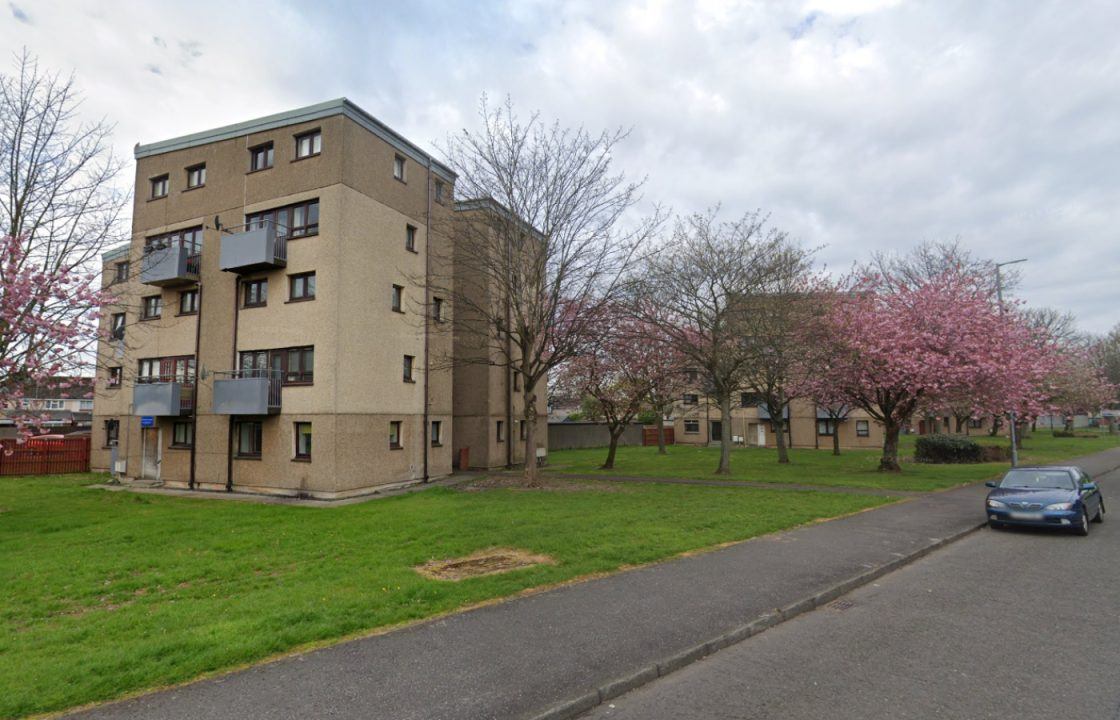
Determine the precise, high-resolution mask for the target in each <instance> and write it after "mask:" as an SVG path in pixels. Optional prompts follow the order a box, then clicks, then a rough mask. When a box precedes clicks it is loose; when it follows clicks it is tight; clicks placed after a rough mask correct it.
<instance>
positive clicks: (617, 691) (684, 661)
mask: <svg viewBox="0 0 1120 720" xmlns="http://www.w3.org/2000/svg"><path fill="white" fill-rule="evenodd" d="M986 524H987V523H986V522H983V523H977V524H976V525H975V526H973V527H970V528H967V529H965V530H962V531H960V532H958V533H955V534H953V535H950V536H948V537H943V538H933V539H931V542H930V543H929V544H926V545H923V546H922V547H920V548H917V549H915V550H913V551H912V552H910V553H908V554H906V555H902V556H900V557H896V558H893V559H891V560H889V561H887V562H886V563H883V564H882V565H878V566H876V567H874V568H870V569H869V570H866V571H864V572H861V573H859V574H858V575H855V576H853V577H850V578H848V579H847V580H843V581H841V582H838V583H835V584H834V585H831V586H830V587H827V588H825V589H824V590H820V591H818V592H816V593H814V594H812V595H810V596H808V597H805V598H802V599H801V600H798V601H796V602H793V603H790V604H789V605H787V606H785V607H783V608H778V609H776V610H775V611H773V612H770V613H766V614H765V615H761V616H759V617H757V618H755V619H754V620H752V621H751V622H749V623H747V624H745V625H740V626H739V627H737V628H734V629H732V630H729V631H728V632H725V633H722V634H720V635H719V636H717V637H715V638H712V639H711V640H709V641H707V642H705V643H701V644H699V645H694V646H693V647H691V648H689V649H687V650H683V651H681V652H678V653H674V654H673V655H670V656H669V657H667V658H665V659H664V660H661V661H658V662H657V663H654V664H653V665H649V666H646V667H644V668H642V669H641V670H638V671H637V672H634V673H631V674H630V675H626V676H624V677H621V678H617V679H615V680H610V681H608V682H605V683H603V684H602V685H600V687H599V689H598V690H596V691H595V692H593V693H588V694H587V695H582V696H580V697H578V698H575V699H574V700H571V701H568V702H563V703H560V704H558V705H554V706H553V707H552V708H551V709H549V710H546V711H545V712H543V713H541V714H539V715H534V716H533V718H532V720H571V718H575V717H578V716H579V715H582V714H583V713H586V712H587V711H589V710H591V709H592V708H594V707H595V706H597V705H601V704H602V703H604V702H607V701H608V700H612V699H614V698H616V697H618V696H620V695H622V694H624V693H627V692H630V691H631V690H635V689H637V688H639V687H641V686H643V685H645V684H647V683H650V682H652V681H654V680H656V679H657V678H659V677H665V676H666V675H668V674H670V673H673V672H676V671H677V670H680V669H681V668H683V667H687V666H689V665H691V664H693V663H694V662H696V661H697V660H700V659H701V658H704V657H707V656H708V655H711V654H713V653H715V652H718V651H719V650H722V649H724V648H727V647H730V646H731V645H735V644H737V643H740V642H742V641H743V640H746V639H748V638H750V637H753V636H755V635H758V634H759V633H762V632H765V631H766V630H768V629H770V628H772V627H774V626H775V625H779V624H781V623H784V622H786V621H787V620H792V619H793V618H795V617H797V616H798V615H802V614H804V613H807V612H810V611H812V610H815V609H817V608H821V607H824V606H825V605H828V604H829V603H830V602H832V601H834V600H836V599H837V598H839V597H841V596H842V595H846V594H848V593H850V592H852V591H853V590H855V589H857V588H860V587H863V586H864V585H868V584H870V583H872V582H874V581H875V580H878V579H879V578H881V577H883V576H884V575H886V574H888V573H891V572H894V571H895V570H898V569H899V568H902V567H904V566H906V565H909V564H910V563H912V562H914V561H916V560H919V559H921V558H923V557H925V556H926V555H929V554H930V553H931V552H933V551H934V550H938V549H940V548H943V547H945V546H946V545H949V544H950V543H953V542H956V541H957V540H960V539H961V538H963V537H965V536H967V535H970V534H972V533H974V532H976V531H977V530H979V529H980V528H982V527H984V526H985V525H986Z"/></svg>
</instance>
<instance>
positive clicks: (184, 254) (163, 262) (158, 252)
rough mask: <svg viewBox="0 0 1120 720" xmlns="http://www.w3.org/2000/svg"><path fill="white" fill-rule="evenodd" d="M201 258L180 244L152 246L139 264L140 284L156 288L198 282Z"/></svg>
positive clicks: (186, 246)
mask: <svg viewBox="0 0 1120 720" xmlns="http://www.w3.org/2000/svg"><path fill="white" fill-rule="evenodd" d="M201 258H202V256H201V255H200V254H199V253H198V252H196V251H195V248H193V247H190V246H188V245H184V244H182V243H172V244H170V245H152V246H149V247H148V248H146V249H145V251H144V257H143V258H142V259H141V262H140V282H142V283H144V284H146V285H155V286H156V287H174V286H176V285H189V284H191V283H196V282H198V270H199V261H200V260H201Z"/></svg>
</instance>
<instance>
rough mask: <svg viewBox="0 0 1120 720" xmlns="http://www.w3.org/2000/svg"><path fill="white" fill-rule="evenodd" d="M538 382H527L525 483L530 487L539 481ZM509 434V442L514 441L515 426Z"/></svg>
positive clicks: (510, 429)
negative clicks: (537, 438)
mask: <svg viewBox="0 0 1120 720" xmlns="http://www.w3.org/2000/svg"><path fill="white" fill-rule="evenodd" d="M535 385H536V383H533V384H532V385H530V384H529V383H528V382H525V398H524V399H525V408H524V412H523V414H524V416H525V474H524V479H525V484H526V485H528V486H529V487H536V486H537V483H538V481H539V476H538V473H537V440H536V435H537V394H536V392H535V390H536V387H535ZM507 434H508V435H509V436H510V438H509V442H513V428H509V430H508V431H507Z"/></svg>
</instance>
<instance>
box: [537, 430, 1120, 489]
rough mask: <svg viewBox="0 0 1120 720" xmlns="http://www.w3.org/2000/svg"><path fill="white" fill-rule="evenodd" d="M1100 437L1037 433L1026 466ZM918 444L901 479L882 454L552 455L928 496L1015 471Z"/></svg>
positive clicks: (909, 449)
mask: <svg viewBox="0 0 1120 720" xmlns="http://www.w3.org/2000/svg"><path fill="white" fill-rule="evenodd" d="M1094 435H1095V436H1094V437H1077V438H1057V437H1054V436H1053V435H1051V434H1050V433H1049V432H1037V433H1034V434H1032V435H1031V436H1030V437H1029V438H1027V439H1026V440H1024V442H1023V450H1022V451H1021V454H1020V462H1023V463H1053V462H1059V461H1062V460H1068V459H1071V458H1074V457H1078V456H1081V455H1089V454H1092V453H1095V452H1099V451H1101V450H1107V449H1109V448H1112V447H1116V446H1118V445H1120V435H1107V434H1094ZM825 439H826V440H827V438H825ZM975 439H976V440H977V441H978V442H980V443H982V444H996V443H1003V444H1006V443H1007V439H1006V438H991V437H987V436H982V437H977V438H975ZM914 440H915V436H904V437H903V438H902V443H901V453H900V454H901V455H902V456H903V472H902V473H901V474H886V473H880V472H878V470H877V467H878V465H879V458H880V456H881V454H882V453H881V451H879V450H843V451H842V452H841V454H840V456H839V457H837V456H835V455H833V454H832V451H831V448H829V449H824V448H822V449H820V450H812V449H793V450H791V451H790V464H788V465H779V464H778V461H777V458H778V455H777V450H774V449H772V448H750V447H747V448H737V449H735V450H734V451H733V452H732V454H731V475H729V476H726V475H724V476H717V475H715V474H713V473H714V470H715V468H716V466H717V465H718V464H719V448H718V447H715V446H713V447H697V446H694V445H673V446H670V447H669V448H668V450H669V454H668V455H665V456H659V455H658V454H657V448H655V447H620V448H619V449H618V456H617V457H616V458H615V467H614V469H613V470H600V469H599V465H600V464H602V462H603V459H604V458H605V457H606V449H604V448H589V449H581V450H554V451H552V452H551V453H550V454H549V472H552V473H561V474H563V473H572V474H584V473H591V474H603V475H623V476H635V477H650V478H659V477H663V478H698V479H704V480H721V479H722V480H747V481H751V482H764V483H778V484H781V483H800V484H807V485H827V486H834V487H835V486H840V487H852V488H878V489H888V490H917V491H928V490H940V489H943V488H948V487H953V486H955V485H961V484H965V483H971V482H976V481H979V480H984V479H987V478H991V477H996V476H998V475H1000V474H1001V473H1003V472H1004V471H1006V470H1007V468H1008V463H980V464H977V465H928V464H923V463H915V462H910V461H909V458H910V457H911V456H912V455H913V452H914Z"/></svg>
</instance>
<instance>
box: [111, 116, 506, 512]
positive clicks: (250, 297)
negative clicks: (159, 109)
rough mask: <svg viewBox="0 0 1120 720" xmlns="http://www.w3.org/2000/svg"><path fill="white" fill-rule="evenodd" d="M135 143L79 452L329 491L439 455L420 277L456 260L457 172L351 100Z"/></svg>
mask: <svg viewBox="0 0 1120 720" xmlns="http://www.w3.org/2000/svg"><path fill="white" fill-rule="evenodd" d="M135 156H136V187H135V203H134V208H133V228H132V240H131V243H130V244H129V245H128V246H127V247H124V248H120V249H117V250H114V251H111V252H109V253H106V254H105V256H104V258H103V259H104V266H105V284H106V287H107V289H108V291H109V292H110V293H111V294H112V295H113V296H114V298H115V301H114V303H113V305H111V306H110V307H107V308H105V310H104V313H103V314H104V317H103V330H104V332H105V339H104V340H102V342H101V343H100V346H99V358H98V383H97V393H96V401H95V406H94V415H95V417H94V428H93V434H94V438H93V440H94V441H93V447H94V453H93V465H94V467H99V468H109V467H110V466H111V464H112V463H113V462H114V460H115V461H116V462H117V466H116V469H117V470H119V471H121V472H122V473H123V474H124V475H125V476H127V477H130V478H143V479H147V480H151V481H156V482H160V483H162V484H163V485H164V486H169V487H194V488H198V489H204V490H236V491H244V492H259V493H270V494H281V495H293V496H297V495H298V496H306V497H316V498H324V499H334V498H344V497H348V496H353V495H358V494H363V493H366V492H369V491H371V490H374V489H385V488H390V487H395V486H401V485H407V484H411V483H415V482H420V481H423V480H425V479H431V478H435V477H439V476H442V475H447V474H448V473H450V472H451V470H452V465H453V460H454V458H453V454H454V453H453V449H457V448H458V447H459V446H460V445H462V444H461V443H458V444H457V443H455V442H454V440H453V432H455V427H456V426H457V424H456V422H455V420H454V417H455V413H456V410H455V408H454V397H456V395H455V391H454V383H455V382H457V381H458V380H459V379H460V378H458V377H457V376H456V370H455V369H454V366H455V363H454V362H453V361H454V357H453V349H454V348H453V345H454V333H452V332H450V331H449V327H450V323H451V322H452V320H453V315H452V314H453V312H454V308H453V307H452V306H451V303H449V302H448V298H445V297H440V296H439V295H438V291H437V290H435V287H436V285H435V284H434V283H433V282H432V278H434V277H447V276H450V275H451V273H452V270H453V268H449V267H447V266H446V263H448V262H451V259H452V258H453V257H454V252H453V240H454V239H453V237H451V234H450V233H449V232H447V231H446V229H447V228H451V227H453V223H451V222H449V220H450V218H451V214H452V213H454V212H455V207H454V204H453V197H454V196H453V193H454V184H455V179H456V178H455V175H454V174H453V173H452V172H451V171H450V170H449V169H448V168H447V167H445V166H443V165H441V164H440V163H438V162H436V161H435V160H433V159H432V157H431V156H430V155H428V154H427V153H426V152H425V151H423V150H422V149H420V148H419V147H418V146H416V145H415V144H413V143H411V142H409V141H408V140H406V139H405V138H404V137H402V136H401V135H399V134H398V133H396V132H394V131H393V130H391V129H390V128H388V127H387V126H385V125H384V124H383V123H381V122H380V121H378V120H377V119H375V118H374V117H372V116H371V115H369V114H368V113H366V112H365V111H364V110H362V109H361V108H359V107H357V106H356V105H354V104H353V103H351V102H349V101H348V100H345V99H340V100H335V101H330V102H326V103H322V104H319V105H313V106H310V107H306V108H300V109H297V110H292V111H289V112H285V113H280V114H278V115H272V116H268V117H263V118H258V119H256V120H250V121H247V122H242V123H238V124H236V125H230V126H227V127H221V128H216V129H213V130H208V131H205V132H201V133H197V134H194V135H189V136H185V137H180V138H175V139H171V140H166V141H162V142H157V143H153V144H148V145H138V146H137V147H136V151H135ZM441 228H442V229H443V230H441ZM486 373H489V374H490V375H492V374H493V370H492V369H486ZM486 373H484V374H486ZM462 381H463V382H475V381H478V382H482V383H483V384H484V385H486V387H487V388H489V386H490V385H491V384H494V383H493V382H492V381H486V380H485V379H478V378H472V377H470V376H469V374H468V376H464V377H463V378H462ZM501 392H504V391H503V390H502V389H501V388H500V387H497V388H496V389H495V394H494V397H495V398H497V397H498V396H500V395H501ZM468 394H470V393H468ZM486 394H488V395H489V392H487V393H486ZM507 394H508V393H507ZM505 403H506V400H504V399H502V400H496V399H495V400H493V402H492V403H491V404H496V405H502V404H505ZM488 407H489V405H488ZM494 422H496V421H494ZM494 422H491V423H489V425H490V426H493V425H494ZM462 427H463V428H464V429H463V432H464V433H468V432H469V428H470V427H471V425H470V423H467V424H466V425H463V426H462ZM493 430H494V431H495V432H497V428H496V427H493ZM507 432H508V430H507ZM474 443H485V444H486V449H485V450H483V449H482V448H481V446H480V447H479V450H478V452H477V454H478V455H479V456H487V453H488V452H489V448H490V446H491V444H492V441H491V440H486V439H483V438H482V436H481V435H478V437H477V439H475V438H474V437H472V439H471V444H470V446H469V448H468V453H474V452H475V446H474Z"/></svg>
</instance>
